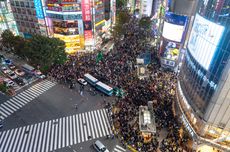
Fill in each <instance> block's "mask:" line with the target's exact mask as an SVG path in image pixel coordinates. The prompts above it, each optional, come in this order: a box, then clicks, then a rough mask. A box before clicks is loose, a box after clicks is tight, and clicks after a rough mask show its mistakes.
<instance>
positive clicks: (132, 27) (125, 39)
mask: <svg viewBox="0 0 230 152" xmlns="http://www.w3.org/2000/svg"><path fill="white" fill-rule="evenodd" d="M123 27H124V28H125V29H126V30H125V33H124V35H123V36H122V37H119V38H114V48H113V50H112V51H110V52H108V53H107V54H104V55H103V58H102V60H101V61H100V62H96V58H97V53H88V54H78V55H76V56H70V57H69V60H68V61H67V62H66V63H65V64H64V65H55V66H54V67H53V68H52V70H51V71H50V73H49V76H51V77H53V78H55V79H56V81H58V82H60V83H63V82H64V83H68V84H74V83H75V82H76V80H77V79H78V78H82V77H83V75H84V74H85V73H90V74H92V75H93V76H94V77H96V78H97V79H99V80H100V81H102V82H104V83H106V84H109V85H111V86H113V87H117V88H122V89H123V90H125V93H126V96H125V97H124V98H119V99H118V101H117V102H116V103H115V105H114V108H115V109H118V110H116V112H114V114H113V115H112V118H113V123H114V126H115V131H116V133H117V134H119V135H121V137H120V139H121V142H122V143H123V144H124V145H126V144H128V145H132V146H133V147H134V148H135V149H137V150H138V151H143V152H147V151H150V152H154V151H157V149H159V147H160V149H161V151H164V152H166V151H170V152H171V151H180V140H179V131H178V130H179V128H180V126H179V125H178V124H179V122H178V121H177V119H176V118H175V117H174V114H173V110H172V103H173V102H174V100H175V89H176V76H175V75H174V74H173V73H172V72H167V71H164V70H163V69H161V67H160V62H159V59H158V57H157V51H154V50H155V49H156V48H154V47H152V46H151V45H149V44H147V39H149V38H150V37H151V35H150V34H149V33H150V32H147V31H145V29H143V28H140V27H139V24H138V19H136V18H134V17H131V16H130V20H129V21H128V22H127V23H126V24H124V25H123ZM145 51H151V63H150V64H149V65H148V66H147V68H148V71H149V77H147V78H146V79H142V80H140V79H139V78H138V75H137V72H136V71H137V70H136V67H135V65H136V58H137V56H138V55H140V54H141V53H143V52H145ZM152 100H155V101H156V103H154V113H155V115H156V124H157V133H156V134H153V135H152V139H151V142H148V143H145V142H144V139H143V136H142V134H141V132H140V129H139V124H138V113H139V110H138V108H139V106H140V105H147V102H148V101H152ZM162 128H167V130H168V135H167V137H166V138H165V139H164V140H163V141H162V142H161V143H159V141H158V140H157V137H158V136H159V133H158V132H159V131H160V130H161V129H162Z"/></svg>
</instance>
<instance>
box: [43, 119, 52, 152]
mask: <svg viewBox="0 0 230 152" xmlns="http://www.w3.org/2000/svg"><path fill="white" fill-rule="evenodd" d="M51 125H52V121H51V120H50V121H49V125H48V133H47V140H46V150H45V151H46V152H48V151H49V145H50V130H51Z"/></svg>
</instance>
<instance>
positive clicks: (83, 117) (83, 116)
mask: <svg viewBox="0 0 230 152" xmlns="http://www.w3.org/2000/svg"><path fill="white" fill-rule="evenodd" d="M82 119H83V130H84V135H85V140H87V137H88V135H87V129H86V125H88V124H86V122H85V113H83V114H82Z"/></svg>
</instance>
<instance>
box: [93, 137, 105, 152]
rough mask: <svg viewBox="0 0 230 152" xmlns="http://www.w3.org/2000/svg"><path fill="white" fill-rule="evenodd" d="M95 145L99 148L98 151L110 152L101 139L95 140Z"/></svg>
mask: <svg viewBox="0 0 230 152" xmlns="http://www.w3.org/2000/svg"><path fill="white" fill-rule="evenodd" d="M93 147H94V148H95V149H96V150H97V152H109V150H108V149H107V148H106V147H105V146H104V145H103V144H102V142H101V141H100V140H97V141H95V143H94V144H93Z"/></svg>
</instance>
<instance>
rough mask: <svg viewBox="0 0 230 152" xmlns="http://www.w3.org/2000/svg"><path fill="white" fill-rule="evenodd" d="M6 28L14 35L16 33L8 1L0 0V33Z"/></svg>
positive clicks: (16, 29)
mask: <svg viewBox="0 0 230 152" xmlns="http://www.w3.org/2000/svg"><path fill="white" fill-rule="evenodd" d="M6 29H10V30H11V31H12V32H13V33H14V34H15V35H18V28H17V25H16V22H15V20H14V16H13V13H12V10H11V6H10V3H9V1H0V34H1V33H2V32H3V31H4V30H6Z"/></svg>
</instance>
